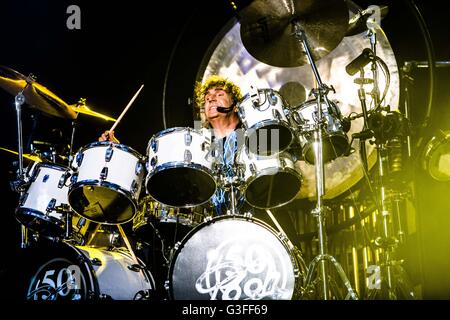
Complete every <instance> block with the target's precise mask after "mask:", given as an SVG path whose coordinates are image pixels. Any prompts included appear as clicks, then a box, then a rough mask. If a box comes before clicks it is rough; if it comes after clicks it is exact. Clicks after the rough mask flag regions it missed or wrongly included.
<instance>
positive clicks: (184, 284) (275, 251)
mask: <svg viewBox="0 0 450 320" xmlns="http://www.w3.org/2000/svg"><path fill="white" fill-rule="evenodd" d="M293 251H294V250H289V249H288V246H287V243H286V242H285V240H282V239H280V237H278V236H277V235H276V232H275V231H274V230H273V229H272V228H271V227H270V226H269V225H267V224H265V223H264V222H262V221H260V220H258V219H255V218H248V217H244V216H232V215H228V216H220V217H216V218H213V219H211V220H209V221H207V222H204V223H203V224H201V225H199V226H198V227H196V228H195V229H193V230H192V231H191V232H190V233H189V234H188V235H187V236H186V237H185V238H184V239H183V241H182V242H181V243H179V244H178V245H177V246H176V251H175V253H174V256H173V259H172V261H171V265H170V269H169V294H170V298H171V299H174V300H291V299H297V298H299V297H300V295H301V288H302V284H303V279H304V272H303V271H304V270H305V269H304V262H303V263H302V259H301V256H299V255H295V254H294V252H293Z"/></svg>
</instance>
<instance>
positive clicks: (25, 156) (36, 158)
mask: <svg viewBox="0 0 450 320" xmlns="http://www.w3.org/2000/svg"><path fill="white" fill-rule="evenodd" d="M0 150H3V151H6V152H9V153H12V154H15V155H19V153H18V152H17V151H13V150H9V149H6V148H1V147H0ZM22 156H23V157H24V158H25V159H28V160H31V161H34V162H42V159H41V158H40V157H38V156H36V155H33V154H28V153H24V154H23V155H22Z"/></svg>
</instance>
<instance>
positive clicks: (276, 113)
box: [272, 109, 283, 121]
mask: <svg viewBox="0 0 450 320" xmlns="http://www.w3.org/2000/svg"><path fill="white" fill-rule="evenodd" d="M272 116H273V117H274V118H275V119H277V120H278V121H281V120H282V119H283V117H282V116H281V114H280V112H279V111H278V110H277V109H273V110H272Z"/></svg>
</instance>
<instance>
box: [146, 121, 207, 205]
mask: <svg viewBox="0 0 450 320" xmlns="http://www.w3.org/2000/svg"><path fill="white" fill-rule="evenodd" d="M147 155H148V162H147V169H148V175H147V178H146V187H147V192H148V193H149V194H150V195H151V196H152V197H153V198H154V199H155V200H156V201H158V202H160V203H162V204H165V205H167V206H172V207H194V206H198V205H201V204H203V203H205V202H207V201H208V200H209V199H210V198H211V197H212V195H213V194H214V192H215V191H216V181H215V178H214V175H213V171H212V165H213V158H212V156H211V134H210V133H209V131H208V130H195V129H191V128H182V127H177V128H171V129H167V130H164V131H162V132H160V133H158V134H156V135H155V136H153V137H152V138H151V139H150V141H149V143H148V147H147Z"/></svg>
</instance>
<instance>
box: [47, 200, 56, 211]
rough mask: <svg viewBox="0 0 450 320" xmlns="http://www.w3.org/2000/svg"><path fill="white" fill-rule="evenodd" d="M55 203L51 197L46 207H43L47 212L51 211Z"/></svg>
mask: <svg viewBox="0 0 450 320" xmlns="http://www.w3.org/2000/svg"><path fill="white" fill-rule="evenodd" d="M55 204H56V199H55V198H52V200H50V202H49V203H48V205H47V209H45V210H46V211H47V212H51V211H53V210H54V209H55Z"/></svg>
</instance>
